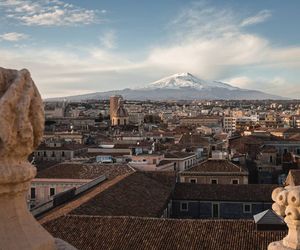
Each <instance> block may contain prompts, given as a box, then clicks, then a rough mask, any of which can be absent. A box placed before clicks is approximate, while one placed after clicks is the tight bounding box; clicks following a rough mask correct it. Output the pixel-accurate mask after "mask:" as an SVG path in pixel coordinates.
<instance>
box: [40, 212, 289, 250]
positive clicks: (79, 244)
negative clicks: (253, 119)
mask: <svg viewBox="0 0 300 250" xmlns="http://www.w3.org/2000/svg"><path fill="white" fill-rule="evenodd" d="M78 225H80V227H79V226H78ZM43 226H44V227H45V228H46V229H47V230H48V231H49V232H50V233H51V234H52V235H53V236H54V237H58V238H60V239H63V240H65V241H67V242H69V243H70V244H72V245H73V246H74V247H76V248H77V249H81V250H85V249H122V250H127V249H128V250H131V249H170V250H174V249H205V250H216V249H222V250H232V249H243V250H254V249H255V250H265V249H267V246H268V244H269V243H270V242H272V241H277V240H280V239H282V238H283V237H284V236H285V235H286V231H274V232H273V231H256V230H255V224H254V222H253V221H247V220H178V219H176V220H174V219H156V218H137V217H100V216H74V215H72V216H70V215H67V216H62V217H60V218H58V219H56V220H53V221H50V222H48V223H46V224H44V225H43ZM229 232H230V233H229Z"/></svg>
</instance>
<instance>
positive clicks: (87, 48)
mask: <svg viewBox="0 0 300 250" xmlns="http://www.w3.org/2000/svg"><path fill="white" fill-rule="evenodd" d="M299 7H300V3H299V2H296V1H288V2H286V3H282V2H281V1H264V2H263V3H261V2H260V1H251V2H250V1H247V2H245V1H243V2H241V3H240V2H238V1H179V0H178V1H171V0H167V1H163V2H161V1H129V0H128V1H124V2H122V4H119V3H118V2H117V1H101V2H99V1H84V2H82V1H75V0H73V1H57V0H55V1H48V0H43V1H30V0H26V1H20V0H1V1H0V13H1V25H0V53H1V59H2V64H1V66H3V67H7V68H17V69H20V68H24V67H25V68H28V69H29V70H30V71H31V73H32V76H33V78H34V79H35V80H36V83H37V85H38V87H39V89H40V90H41V94H42V96H43V97H44V98H47V97H57V96H64V95H76V94H85V93H91V92H95V91H108V90H114V89H123V88H134V87H143V86H145V85H146V84H147V83H149V82H152V81H155V80H157V79H160V78H162V77H164V76H167V75H170V74H174V73H179V72H191V73H192V74H194V75H196V76H197V77H200V78H202V79H207V80H220V81H224V82H228V83H230V84H232V85H234V86H237V87H241V88H248V89H255V90H261V91H264V92H268V93H270V94H275V95H281V96H286V97H290V98H299V97H300V91H299V90H297V87H298V84H299V80H298V79H299V77H300V75H299V72H297V69H298V68H299V66H300V44H299V38H300V35H299V33H297V32H296V28H297V23H299V21H300V20H299V19H300V17H298V16H297V9H299Z"/></svg>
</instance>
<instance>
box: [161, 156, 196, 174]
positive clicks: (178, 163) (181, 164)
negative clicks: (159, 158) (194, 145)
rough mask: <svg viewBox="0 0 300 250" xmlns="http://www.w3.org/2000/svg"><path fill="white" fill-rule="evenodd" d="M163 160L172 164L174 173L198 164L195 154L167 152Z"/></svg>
mask: <svg viewBox="0 0 300 250" xmlns="http://www.w3.org/2000/svg"><path fill="white" fill-rule="evenodd" d="M164 158H165V160H168V161H172V162H174V168H175V169H176V171H184V170H186V169H189V168H191V167H193V166H194V165H195V164H197V162H198V160H199V159H198V158H197V155H196V154H195V153H185V152H168V153H165V157H164Z"/></svg>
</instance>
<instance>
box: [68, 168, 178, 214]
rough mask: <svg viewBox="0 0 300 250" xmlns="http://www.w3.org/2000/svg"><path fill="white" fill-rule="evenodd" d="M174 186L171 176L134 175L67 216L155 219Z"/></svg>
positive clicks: (159, 174)
mask: <svg viewBox="0 0 300 250" xmlns="http://www.w3.org/2000/svg"><path fill="white" fill-rule="evenodd" d="M174 183H175V177H174V174H173V173H168V172H164V173H157V172H147V173H145V172H135V173H133V174H131V175H129V176H127V177H126V178H124V179H122V180H120V181H119V182H117V183H116V184H114V185H113V186H111V187H110V188H108V189H106V190H104V191H103V192H101V193H99V194H98V195H96V196H95V197H94V198H92V199H90V200H89V201H87V202H86V203H84V204H82V205H81V206H79V207H78V208H76V209H75V210H73V211H71V214H76V215H101V216H141V217H159V216H161V215H162V212H163V210H164V209H165V207H166V204H167V203H168V201H169V199H170V198H171V192H172V189H173V186H174Z"/></svg>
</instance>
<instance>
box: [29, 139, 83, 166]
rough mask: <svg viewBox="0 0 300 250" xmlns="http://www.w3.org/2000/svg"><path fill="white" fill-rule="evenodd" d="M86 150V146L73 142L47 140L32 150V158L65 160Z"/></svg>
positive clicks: (38, 159)
mask: <svg viewBox="0 0 300 250" xmlns="http://www.w3.org/2000/svg"><path fill="white" fill-rule="evenodd" d="M87 152H88V149H87V147H86V146H84V145H82V144H75V143H64V142H47V143H45V144H41V145H40V146H39V147H38V148H37V149H36V150H35V151H34V159H35V160H37V161H58V162H60V161H65V160H72V159H73V158H75V157H77V156H80V155H83V154H85V153H87Z"/></svg>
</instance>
